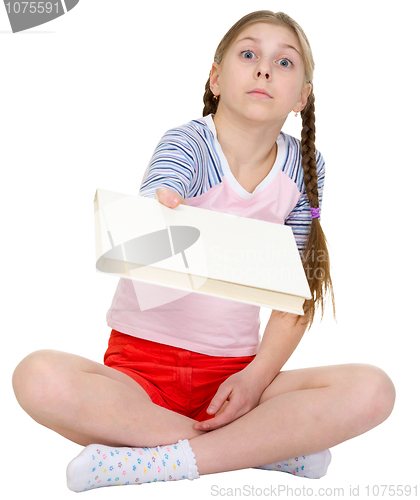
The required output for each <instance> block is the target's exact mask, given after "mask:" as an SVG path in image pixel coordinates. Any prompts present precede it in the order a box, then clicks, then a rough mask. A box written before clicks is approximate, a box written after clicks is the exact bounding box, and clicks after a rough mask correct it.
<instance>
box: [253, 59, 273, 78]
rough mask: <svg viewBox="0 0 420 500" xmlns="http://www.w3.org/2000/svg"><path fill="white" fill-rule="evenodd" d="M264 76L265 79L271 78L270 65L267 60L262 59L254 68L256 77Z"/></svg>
mask: <svg viewBox="0 0 420 500" xmlns="http://www.w3.org/2000/svg"><path fill="white" fill-rule="evenodd" d="M261 76H262V77H263V78H265V79H266V80H270V78H271V70H270V65H269V63H268V62H267V61H264V60H262V61H261V62H260V64H259V66H258V68H257V70H256V77H257V78H260V77H261Z"/></svg>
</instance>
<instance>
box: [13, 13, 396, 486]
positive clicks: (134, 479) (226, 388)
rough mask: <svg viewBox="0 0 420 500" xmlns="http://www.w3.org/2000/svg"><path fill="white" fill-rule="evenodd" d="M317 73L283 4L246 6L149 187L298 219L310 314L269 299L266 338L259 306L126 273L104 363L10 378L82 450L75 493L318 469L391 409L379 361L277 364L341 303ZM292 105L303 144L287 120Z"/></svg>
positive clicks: (29, 361)
mask: <svg viewBox="0 0 420 500" xmlns="http://www.w3.org/2000/svg"><path fill="white" fill-rule="evenodd" d="M313 69H314V62H313V58H312V53H311V49H310V45H309V42H308V40H307V38H306V36H305V34H304V33H303V31H302V29H301V27H300V26H299V25H298V24H297V23H296V22H295V21H293V20H292V19H291V18H290V17H289V16H287V15H285V14H283V13H273V12H270V11H259V12H254V13H251V14H249V15H247V16H245V17H243V18H242V19H241V20H239V21H238V22H237V23H236V24H235V25H234V26H233V27H232V28H231V29H230V30H229V31H228V32H227V34H226V35H225V37H224V38H223V40H222V41H221V42H220V44H219V46H218V48H217V50H216V54H215V59H214V63H213V65H212V68H211V72H210V77H209V79H208V81H207V83H206V90H205V94H204V103H205V106H204V110H203V118H200V119H196V120H193V121H191V122H189V123H187V124H186V125H183V126H181V127H178V128H174V129H171V130H169V131H168V132H166V134H165V135H164V136H163V138H162V140H161V141H160V142H159V144H158V146H157V148H156V151H155V153H154V155H153V157H152V160H151V162H150V164H149V167H148V169H147V171H146V173H145V176H144V178H143V182H142V187H141V189H140V195H142V196H149V197H153V196H155V197H156V198H157V199H158V201H159V202H160V203H162V204H164V205H166V206H167V207H171V208H174V209H176V207H177V206H178V205H179V204H180V203H183V204H186V205H190V206H195V207H201V208H204V209H209V210H217V211H220V212H226V213H230V214H236V215H239V216H244V217H251V218H255V219H260V220H265V221H269V222H275V223H279V224H286V225H289V226H290V227H291V228H292V230H293V233H294V235H295V238H296V243H297V246H298V249H299V252H300V254H301V258H302V263H303V267H304V269H305V272H306V275H307V278H308V282H309V285H310V289H311V292H312V300H308V301H306V303H305V306H304V311H305V314H304V316H298V315H293V314H290V313H281V312H279V311H272V314H271V316H270V319H269V321H268V323H267V326H266V329H265V331H264V336H263V338H262V340H261V341H260V339H259V326H260V319H259V312H260V309H259V308H258V307H256V306H252V305H247V304H242V303H239V302H235V301H232V300H226V299H221V298H216V297H208V296H204V295H201V294H197V293H186V292H179V291H176V290H172V289H169V288H166V287H162V286H157V285H152V284H147V283H141V282H133V281H131V280H129V279H120V281H119V283H118V287H117V290H116V293H115V296H114V299H113V302H112V305H111V308H110V309H109V311H108V314H107V321H108V325H109V326H110V327H111V328H112V332H111V337H110V340H109V346H108V350H107V351H106V354H105V359H104V365H101V364H99V363H95V362H93V361H90V360H88V359H85V358H82V357H79V356H75V355H73V354H67V353H63V352H57V351H37V352H35V353H32V354H30V355H29V356H27V357H26V358H25V359H24V360H23V361H22V362H21V363H20V364H19V365H18V367H17V368H16V370H15V372H14V375H13V386H14V390H15V394H16V397H17V399H18V401H19V403H20V405H21V406H22V407H23V409H24V410H25V411H26V412H27V413H28V414H29V415H31V416H32V417H33V418H34V419H35V420H36V421H37V422H39V423H41V424H42V425H44V426H46V427H49V428H50V429H53V430H54V431H56V432H58V433H60V434H61V435H63V436H64V437H66V438H68V439H70V440H72V441H74V442H76V443H79V444H81V445H83V446H86V448H85V449H84V450H83V451H82V452H81V454H80V455H79V456H78V457H76V458H75V459H74V460H73V461H72V462H71V463H70V464H69V466H68V468H67V479H68V487H69V488H70V489H71V490H73V491H85V490H89V489H92V488H96V487H102V486H111V485H117V484H139V483H144V482H152V481H168V480H179V479H183V478H188V479H195V478H198V477H199V475H204V474H212V473H216V472H224V471H232V470H237V469H244V468H251V467H254V468H265V469H274V470H279V471H284V472H289V473H292V474H295V475H299V476H303V477H310V478H319V477H321V476H323V475H324V474H325V473H326V470H327V467H328V465H329V462H330V452H329V448H330V447H332V446H335V445H337V444H339V443H342V442H343V441H346V440H348V439H351V438H353V437H355V436H358V435H360V434H362V433H364V432H366V431H368V430H370V429H372V428H373V427H375V426H377V425H378V424H380V423H381V422H383V421H384V420H385V419H386V418H387V417H388V416H389V415H390V413H391V411H392V408H393V405H394V399H395V389H394V386H393V384H392V382H391V380H390V379H389V377H388V376H387V375H386V374H385V373H384V372H383V371H382V370H380V369H379V368H376V367H374V366H370V365H360V364H349V365H341V366H338V365H337V366H326V367H319V368H307V369H300V370H290V371H281V370H282V367H283V365H284V364H285V363H286V361H287V360H288V358H289V357H290V356H291V354H292V353H293V351H294V350H295V349H296V347H297V345H298V344H299V342H300V340H301V338H302V336H303V334H304V332H305V330H306V328H307V326H308V324H309V327H310V326H311V325H312V322H313V318H314V313H315V307H318V306H320V308H321V311H322V313H323V312H324V298H325V296H326V293H327V292H328V291H330V292H331V294H332V301H333V305H334V296H333V292H332V284H331V278H330V273H329V259H328V251H327V247H326V240H325V236H324V234H323V232H322V229H321V225H320V208H321V202H322V194H323V186H324V171H325V168H324V160H323V158H322V156H321V154H320V153H319V152H318V151H317V150H316V149H315V144H314V140H315V124H314V123H315V115H314V93H313V84H312V78H313ZM292 111H293V112H295V114H296V115H297V114H298V113H300V114H301V116H302V121H303V128H302V141H301V142H300V141H298V140H297V139H295V138H293V137H291V136H289V135H287V134H285V133H283V132H282V131H281V130H282V127H283V124H284V122H285V121H286V119H287V116H288V115H289V113H290V112H292ZM249 236H250V238H252V235H249ZM151 303H153V306H152V307H150V304H151ZM147 304H148V306H147V307H146V306H145V305H147ZM92 443H94V444H92ZM96 443H100V444H96ZM290 457H293V458H290Z"/></svg>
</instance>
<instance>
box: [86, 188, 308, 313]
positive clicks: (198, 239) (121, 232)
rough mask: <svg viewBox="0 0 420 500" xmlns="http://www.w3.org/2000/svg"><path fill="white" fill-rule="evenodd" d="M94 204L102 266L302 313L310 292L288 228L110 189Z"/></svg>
mask: <svg viewBox="0 0 420 500" xmlns="http://www.w3.org/2000/svg"><path fill="white" fill-rule="evenodd" d="M187 203H188V200H187ZM94 207H95V237H96V269H97V271H99V272H102V273H108V274H113V275H116V276H121V277H123V278H129V279H133V280H139V281H144V282H149V283H154V284H158V285H162V286H165V287H170V288H175V289H179V290H187V291H189V292H194V293H202V294H206V295H213V296H217V297H221V298H226V299H229V300H236V301H239V302H245V303H248V304H253V305H257V306H261V307H268V308H270V309H276V310H279V311H286V312H292V313H295V314H301V315H302V314H303V303H304V301H305V299H310V298H311V293H310V289H309V285H308V282H307V279H306V276H305V273H304V270H303V266H302V261H301V259H300V256H299V252H298V249H297V246H296V242H295V238H294V236H293V232H292V229H291V228H290V227H288V226H284V225H281V224H274V223H271V222H266V221H260V220H256V219H250V218H246V217H239V216H237V215H231V214H226V213H221V212H215V211H212V210H207V209H202V208H198V207H190V206H185V205H179V206H178V207H176V208H168V207H165V206H164V205H162V204H161V203H160V202H159V201H157V200H156V199H151V198H146V197H144V196H132V195H126V194H121V193H115V192H113V191H106V190H103V189H98V190H97V191H96V195H95V200H94Z"/></svg>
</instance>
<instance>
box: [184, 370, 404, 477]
mask: <svg viewBox="0 0 420 500" xmlns="http://www.w3.org/2000/svg"><path fill="white" fill-rule="evenodd" d="M394 401H395V388H394V386H393V384H392V382H391V380H390V379H389V377H388V376H387V375H386V374H385V373H384V372H383V371H382V370H380V369H379V368H376V367H373V366H369V365H342V366H328V367H320V368H308V369H303V370H293V371H289V372H281V373H280V374H279V375H278V376H277V377H276V378H275V379H274V381H273V382H272V383H271V384H270V385H269V386H268V388H267V389H266V390H265V392H264V393H263V394H262V396H261V399H260V405H259V406H257V407H256V408H254V409H253V410H252V411H250V412H249V413H247V414H246V415H244V416H242V417H241V418H239V419H237V420H235V421H234V422H231V423H230V424H228V425H226V426H225V427H222V428H219V429H216V430H214V431H211V432H209V433H207V434H204V435H201V436H198V437H195V438H193V439H191V440H190V445H191V448H192V450H193V452H194V453H195V457H196V462H197V467H198V471H199V473H200V475H204V474H211V473H216V472H225V471H230V470H237V469H243V468H249V467H256V466H258V465H261V464H265V463H271V462H275V461H278V460H283V459H287V458H288V457H292V456H297V455H304V454H312V453H317V452H319V451H322V450H325V449H327V448H331V447H333V446H335V445H337V444H339V443H342V442H343V441H346V440H348V439H351V438H353V437H355V436H358V435H360V434H363V433H364V432H366V431H368V430H370V429H372V428H373V427H375V426H377V425H379V424H380V423H381V422H383V421H384V420H385V419H386V418H387V417H388V416H389V415H390V413H391V411H392V408H393V405H394ZM220 450H225V452H224V453H221V452H220ZM215 457H217V460H216V459H215Z"/></svg>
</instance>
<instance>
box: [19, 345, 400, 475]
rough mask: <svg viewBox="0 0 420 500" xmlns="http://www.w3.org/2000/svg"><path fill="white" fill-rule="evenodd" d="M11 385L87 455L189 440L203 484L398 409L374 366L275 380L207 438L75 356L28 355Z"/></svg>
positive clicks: (333, 440) (355, 431)
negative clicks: (207, 477)
mask: <svg viewBox="0 0 420 500" xmlns="http://www.w3.org/2000/svg"><path fill="white" fill-rule="evenodd" d="M13 386H14V390H15V394H16V397H17V399H18V401H19V403H20V405H21V406H22V407H23V409H24V410H25V411H26V412H27V413H28V414H29V415H30V416H31V417H32V418H33V419H34V420H35V421H37V422H38V423H40V424H42V425H44V426H46V427H48V428H50V429H52V430H54V431H56V432H58V433H59V434H61V435H63V436H64V437H66V438H68V439H70V440H72V441H74V442H76V443H79V444H81V445H83V446H87V445H88V444H91V443H102V444H105V445H110V446H129V447H154V446H158V445H164V444H169V443H176V442H178V440H180V439H188V440H189V443H190V446H191V448H192V450H193V452H194V453H195V458H196V463H197V467H198V471H199V473H200V475H204V474H211V473H216V472H225V471H230V470H237V469H242V468H249V467H257V466H259V465H261V464H268V463H272V462H275V461H278V460H283V459H286V458H288V457H291V456H296V455H303V454H312V453H316V452H319V451H322V450H325V449H327V448H331V447H333V446H335V445H337V444H339V443H341V442H343V441H346V440H348V439H351V438H353V437H355V436H357V435H360V434H363V433H364V432H366V431H368V430H370V429H372V428H373V427H375V426H377V425H379V424H380V423H381V422H383V421H384V420H385V419H386V418H387V417H388V416H389V415H390V413H391V411H392V408H393V405H394V401H395V388H394V386H393V384H392V382H391V380H390V379H389V377H388V376H387V375H386V374H385V373H384V372H383V371H382V370H380V369H379V368H376V367H374V366H370V365H361V364H349V365H337V366H327V367H319V368H307V369H301V370H290V371H285V372H280V373H279V374H278V375H277V377H276V378H275V379H274V380H273V382H272V383H271V384H270V385H269V386H268V387H267V388H266V390H265V391H264V392H263V394H262V396H261V399H260V404H259V405H258V406H257V407H256V408H254V409H253V410H251V411H250V412H248V413H247V414H246V415H243V416H242V417H241V418H239V419H237V420H235V421H234V422H231V423H230V424H228V425H226V426H224V427H222V428H219V429H216V430H213V431H211V432H208V433H203V432H201V431H196V430H195V429H193V424H194V423H195V421H194V420H192V419H190V418H188V417H185V416H183V415H179V414H178V413H175V412H172V411H170V410H167V409H165V408H161V407H159V406H157V405H155V404H154V403H152V402H151V401H150V398H149V397H148V396H147V394H146V392H145V391H144V390H143V389H142V388H141V387H139V386H138V385H137V383H136V382H134V381H133V380H132V379H131V378H130V377H128V376H127V375H125V374H123V373H121V372H118V371H116V370H114V369H112V368H109V367H106V366H103V365H101V364H99V363H96V362H94V361H90V360H88V359H85V358H82V357H80V356H76V355H73V354H67V353H62V352H57V351H37V352H35V353H32V354H30V355H29V356H27V357H26V358H25V359H24V360H23V361H22V362H21V363H20V364H19V365H18V367H17V368H16V370H15V372H14V375H13ZM221 450H224V452H223V453H221ZM215 457H217V460H216V459H215Z"/></svg>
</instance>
